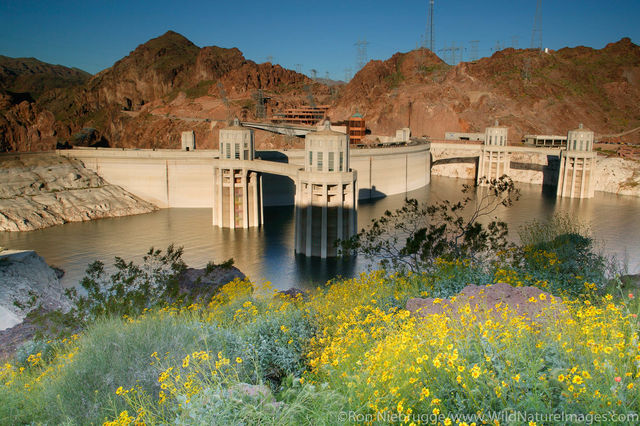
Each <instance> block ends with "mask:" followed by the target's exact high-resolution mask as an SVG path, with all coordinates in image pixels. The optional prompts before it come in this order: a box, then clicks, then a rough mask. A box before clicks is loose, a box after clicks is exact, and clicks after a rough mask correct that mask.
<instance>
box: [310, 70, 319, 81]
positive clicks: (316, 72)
mask: <svg viewBox="0 0 640 426" xmlns="http://www.w3.org/2000/svg"><path fill="white" fill-rule="evenodd" d="M316 77H318V70H317V69H315V68H311V79H312V80H314V81H315V79H316Z"/></svg>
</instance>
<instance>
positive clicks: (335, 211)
mask: <svg viewBox="0 0 640 426" xmlns="http://www.w3.org/2000/svg"><path fill="white" fill-rule="evenodd" d="M357 208H358V194H357V174H356V172H355V171H352V170H351V169H350V167H349V137H348V136H347V135H346V134H344V133H338V132H335V131H332V130H331V125H330V123H329V121H328V120H327V121H325V123H324V128H323V129H322V130H320V131H317V132H312V133H309V134H307V135H306V136H305V150H304V169H303V170H300V171H299V172H298V176H297V179H296V194H295V251H296V254H302V255H305V256H309V257H312V256H316V257H321V258H327V257H334V256H337V255H338V254H339V250H338V247H337V246H336V242H337V241H338V240H344V239H347V238H349V237H351V236H353V235H355V233H356V232H357V221H358V217H357V211H356V210H357Z"/></svg>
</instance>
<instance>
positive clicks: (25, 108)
mask: <svg viewBox="0 0 640 426" xmlns="http://www.w3.org/2000/svg"><path fill="white" fill-rule="evenodd" d="M90 77H91V74H89V73H87V72H84V71H82V70H79V69H77V68H67V67H64V66H61V65H51V64H47V63H45V62H41V61H39V60H37V59H35V58H9V57H6V56H0V152H3V151H17V150H23V151H42V150H46V149H51V147H55V145H56V142H57V141H58V140H60V139H67V138H68V137H69V136H70V134H71V129H70V127H69V126H68V125H67V124H66V123H63V122H59V121H56V117H55V116H54V114H53V113H52V112H51V110H49V109H47V108H46V107H44V108H43V107H42V106H41V105H40V104H39V103H38V101H40V100H43V95H45V97H44V98H46V97H55V96H56V94H58V93H66V92H67V91H68V90H69V89H71V88H73V87H78V86H81V85H83V84H85V83H86V82H87V81H88V80H89V78H90Z"/></svg>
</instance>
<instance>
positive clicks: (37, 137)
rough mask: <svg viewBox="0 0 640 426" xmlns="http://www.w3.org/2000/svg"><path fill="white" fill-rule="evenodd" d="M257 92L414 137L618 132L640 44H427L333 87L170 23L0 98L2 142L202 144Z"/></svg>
mask: <svg viewBox="0 0 640 426" xmlns="http://www.w3.org/2000/svg"><path fill="white" fill-rule="evenodd" d="M0 80H2V81H3V82H2V83H0V84H4V85H5V86H6V85H7V84H8V83H6V82H5V81H4V80H6V77H3V76H2V75H0ZM7 81H8V80H7ZM259 92H261V93H262V96H263V97H264V99H265V105H266V112H267V116H270V115H271V114H272V113H273V112H277V111H279V110H282V109H284V108H287V107H291V106H295V105H304V104H309V103H310V102H312V101H313V102H315V103H318V104H329V105H331V109H330V111H329V115H330V117H331V118H332V119H333V120H334V121H340V120H344V119H346V118H348V117H349V116H350V115H351V114H353V113H354V112H356V111H359V112H361V113H362V114H363V115H364V116H365V119H366V120H367V125H368V127H369V128H370V130H371V131H372V133H373V134H378V135H392V134H394V133H395V130H396V129H398V128H400V127H407V126H408V127H410V128H411V130H412V133H413V134H414V135H416V136H421V135H427V136H430V137H432V138H435V139H438V138H442V137H444V133H445V131H482V130H483V129H484V128H485V127H486V126H487V125H488V124H490V123H493V121H494V120H495V119H498V120H500V122H501V123H502V124H505V125H507V126H509V127H510V138H511V140H512V141H518V140H519V139H520V137H521V135H522V134H525V133H560V134H562V133H565V132H566V131H567V130H568V129H569V128H571V127H573V126H576V125H577V124H578V123H580V122H582V123H584V124H585V126H587V127H589V128H592V129H594V130H595V131H596V133H597V134H599V135H616V134H619V133H623V132H627V131H629V130H630V129H634V128H640V108H639V107H638V105H640V102H639V101H640V47H638V46H636V45H635V44H633V43H632V42H631V41H630V40H629V39H622V40H620V41H618V42H616V43H612V44H609V45H608V46H606V47H605V48H603V49H600V50H596V49H591V48H586V47H576V48H565V49H561V50H558V51H552V52H550V53H541V52H538V51H534V50H529V49H522V50H514V49H505V50H503V51H500V52H496V53H495V54H494V55H493V56H492V57H490V58H483V59H481V60H478V61H475V62H472V63H461V64H459V65H457V66H455V67H453V66H449V65H447V64H446V63H444V62H443V61H442V60H441V59H440V58H438V57H437V56H436V55H434V54H433V53H431V52H429V51H427V50H425V49H419V50H415V51H411V52H408V53H397V54H395V55H393V56H392V57H391V58H389V59H387V60H386V61H371V62H369V63H368V64H367V65H366V66H365V67H364V68H363V69H362V70H360V71H359V72H358V73H357V74H356V75H355V76H354V78H353V79H352V80H351V81H350V82H349V83H348V84H346V85H334V86H331V87H329V86H327V85H325V84H323V83H322V82H321V81H312V80H310V79H309V78H307V77H306V76H304V75H302V74H298V73H296V72H294V71H291V70H287V69H284V68H282V67H281V66H279V65H273V64H271V63H262V64H257V63H255V62H253V61H251V60H248V59H246V58H245V57H244V56H243V54H242V52H240V51H239V50H238V49H235V48H232V49H227V48H222V47H216V46H209V47H202V48H200V47H198V46H196V45H194V44H193V43H192V42H190V41H189V40H187V39H186V38H185V37H183V36H182V35H180V34H177V33H175V32H172V31H169V32H167V33H165V34H164V35H162V36H160V37H157V38H155V39H152V40H149V41H148V42H146V43H144V44H142V45H140V46H138V47H137V48H136V49H135V50H133V51H132V52H131V53H130V54H129V55H127V56H126V57H124V58H122V59H121V60H119V61H118V62H116V63H115V64H114V65H113V66H112V67H110V68H108V69H106V70H104V71H102V72H100V73H98V74H97V75H95V76H93V77H91V78H90V79H88V80H87V81H86V82H84V83H83V84H79V85H75V86H73V87H57V88H51V89H48V90H45V91H44V92H42V93H41V94H40V95H39V96H38V97H37V99H14V98H11V99H9V98H7V97H6V96H9V95H6V96H5V100H4V101H2V100H0V105H1V104H2V102H4V103H5V104H6V105H10V106H11V107H10V108H9V109H7V108H5V109H4V110H2V107H1V106H0V110H1V112H0V151H20V150H28V151H34V150H46V149H51V148H53V147H54V146H55V144H56V142H67V141H68V142H69V143H71V144H72V145H93V144H102V145H109V146H113V147H140V148H176V147H179V146H180V133H181V132H182V131H183V130H194V131H195V132H196V138H197V141H198V146H199V147H200V148H216V147H217V143H218V141H217V138H218V129H219V128H220V127H224V126H225V125H226V121H227V120H228V119H230V118H231V117H233V116H239V117H240V118H241V119H243V120H255V119H256V105H257V100H258V96H259ZM12 96H13V95H12ZM256 137H257V143H258V147H260V148H269V147H283V146H287V144H292V143H294V142H295V141H292V140H287V139H285V138H284V137H282V136H274V135H271V134H267V133H265V132H257V134H256ZM639 137H640V132H631V133H626V134H624V135H623V136H622V137H619V139H622V140H625V139H626V140H632V141H636V140H637V139H638V138H639Z"/></svg>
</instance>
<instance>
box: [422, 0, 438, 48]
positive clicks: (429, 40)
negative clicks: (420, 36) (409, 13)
mask: <svg viewBox="0 0 640 426" xmlns="http://www.w3.org/2000/svg"><path fill="white" fill-rule="evenodd" d="M424 38H425V40H424V41H425V43H424V44H425V45H424V47H426V48H427V49H429V50H430V51H432V52H434V53H435V51H434V50H433V45H434V42H433V0H429V15H428V17H427V31H426V32H425V35H424Z"/></svg>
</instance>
